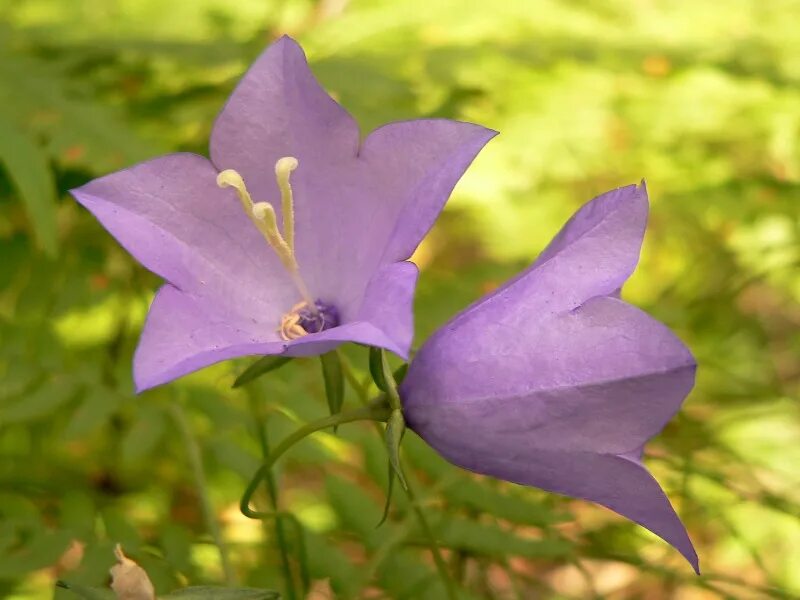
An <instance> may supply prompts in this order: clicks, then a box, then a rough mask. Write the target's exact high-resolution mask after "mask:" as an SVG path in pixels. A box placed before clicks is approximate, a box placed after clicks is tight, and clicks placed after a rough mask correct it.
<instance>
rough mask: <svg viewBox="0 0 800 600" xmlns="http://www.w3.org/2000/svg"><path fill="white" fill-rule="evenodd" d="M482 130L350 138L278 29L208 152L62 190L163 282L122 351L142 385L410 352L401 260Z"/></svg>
mask: <svg viewBox="0 0 800 600" xmlns="http://www.w3.org/2000/svg"><path fill="white" fill-rule="evenodd" d="M493 135H495V132H494V131H491V130H488V129H485V128H483V127H480V126H477V125H472V124H469V123H461V122H455V121H448V120H444V119H423V120H416V121H405V122H398V123H391V124H389V125H385V126H383V127H380V128H378V129H376V130H375V131H373V132H372V133H371V134H370V135H369V136H368V137H367V138H366V139H365V140H364V141H363V142H361V141H360V138H359V130H358V126H357V125H356V123H355V121H354V120H353V119H352V117H351V116H350V115H349V114H348V113H347V112H346V111H345V110H344V109H343V108H342V107H341V106H340V105H339V104H337V103H336V102H335V101H334V100H333V99H332V98H331V97H330V96H328V94H327V93H326V92H325V91H324V90H323V89H322V87H320V85H319V83H318V82H317V81H316V79H315V78H314V76H313V74H312V73H311V71H310V69H309V67H308V64H307V62H306V58H305V56H304V54H303V51H302V49H301V48H300V47H299V46H298V45H297V43H296V42H294V41H293V40H291V39H290V38H288V37H283V38H281V39H280V40H278V41H277V42H275V43H274V44H272V45H271V46H270V47H269V48H268V49H267V50H266V51H265V52H264V53H263V54H262V55H261V56H260V57H259V58H258V59H257V60H256V62H255V64H254V65H253V66H252V67H251V68H250V70H249V71H248V72H247V73H246V74H245V76H244V77H243V79H242V80H241V82H240V83H239V85H238V86H237V87H236V89H235V91H234V92H233V94H232V96H231V97H230V99H229V100H228V102H227V104H226V105H225V107H224V109H223V110H222V112H221V113H220V115H219V117H218V118H217V120H216V122H215V123H214V127H213V131H212V133H211V140H210V156H211V159H210V160H208V159H206V158H204V157H202V156H198V155H195V154H189V153H178V154H171V155H168V156H163V157H160V158H156V159H154V160H150V161H148V162H144V163H142V164H139V165H136V166H133V167H131V168H128V169H125V170H122V171H119V172H117V173H113V174H111V175H107V176H105V177H101V178H99V179H96V180H94V181H91V182H90V183H88V184H86V185H85V186H83V187H81V188H79V189H76V190H73V191H72V194H73V195H74V196H75V198H76V199H77V200H78V202H80V203H81V204H82V205H83V206H85V207H86V208H87V209H88V210H90V211H91V212H92V213H93V214H94V215H95V217H97V219H98V220H99V221H100V222H101V223H102V224H103V225H104V226H105V228H106V229H108V231H109V232H110V233H111V234H112V235H113V236H114V237H116V238H117V240H118V241H119V242H120V243H121V244H122V246H124V247H125V249H127V250H128V251H129V252H130V253H131V254H132V255H133V256H134V257H135V258H136V259H137V260H139V262H141V263H142V264H143V265H144V266H145V267H147V268H148V269H150V270H151V271H153V272H154V273H156V274H157V275H159V276H161V277H163V278H164V279H165V280H166V281H167V283H166V284H165V285H164V286H163V287H162V288H161V289H160V290H159V292H158V294H157V295H156V297H155V299H154V301H153V304H152V306H151V307H150V313H149V315H148V317H147V321H146V323H145V327H144V331H143V333H142V337H141V340H140V342H139V347H138V349H137V351H136V355H135V358H134V380H135V383H136V387H137V390H139V391H141V390H144V389H147V388H150V387H153V386H156V385H159V384H162V383H165V382H167V381H170V380H172V379H175V378H176V377H180V376H181V375H184V374H186V373H189V372H191V371H194V370H197V369H199V368H201V367H204V366H207V365H209V364H212V363H215V362H218V361H221V360H224V359H228V358H233V357H237V356H243V355H266V354H285V355H288V356H305V355H313V354H321V353H324V352H327V351H329V350H331V349H333V348H334V347H336V346H337V345H339V344H341V343H343V342H347V341H352V342H359V343H363V344H368V345H371V346H378V347H382V348H386V349H388V350H391V351H392V352H395V353H397V354H399V355H400V356H403V357H405V356H407V354H408V350H409V347H410V344H411V337H412V325H413V324H412V296H413V291H414V287H415V284H416V278H417V269H416V267H415V266H414V265H413V264H412V263H410V262H407V261H406V259H408V258H409V257H410V256H411V254H412V252H413V251H414V249H415V248H416V247H417V245H418V244H419V242H420V240H421V239H422V237H423V236H424V235H425V233H426V232H427V231H428V229H429V228H430V226H431V225H432V223H433V221H434V220H435V218H436V217H437V215H438V214H439V212H440V211H441V209H442V206H443V205H444V203H445V201H446V200H447V197H448V196H449V195H450V192H451V191H452V189H453V187H454V185H455V183H456V182H457V181H458V179H459V178H460V177H461V175H462V174H463V172H464V170H465V169H466V168H467V166H469V164H470V162H471V161H472V160H473V159H474V157H475V156H476V154H477V153H478V152H479V151H480V149H481V148H482V147H483V145H484V144H485V143H486V142H487V141H488V140H489V139H490V138H491V137H492V136H493Z"/></svg>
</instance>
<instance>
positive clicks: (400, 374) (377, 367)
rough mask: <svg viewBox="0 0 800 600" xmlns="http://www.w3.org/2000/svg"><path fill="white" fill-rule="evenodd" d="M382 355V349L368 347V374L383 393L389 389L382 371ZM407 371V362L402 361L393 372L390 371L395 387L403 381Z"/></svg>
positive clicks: (383, 354)
mask: <svg viewBox="0 0 800 600" xmlns="http://www.w3.org/2000/svg"><path fill="white" fill-rule="evenodd" d="M384 356H385V353H384V351H383V349H381V348H375V347H374V346H372V347H370V349H369V374H370V375H371V376H372V381H374V382H375V385H376V386H378V389H379V390H380V391H382V392H384V393H387V392H388V391H389V385H387V383H386V377H385V376H384V371H383V368H384V367H383V361H384ZM407 372H408V363H403V364H402V365H400V366H399V367H397V369H395V371H394V373H392V378H393V380H394V381H395V387H396V386H398V385H400V384H401V383H402V382H403V379H405V378H406V373H407Z"/></svg>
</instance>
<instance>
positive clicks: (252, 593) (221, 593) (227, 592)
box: [163, 585, 281, 600]
mask: <svg viewBox="0 0 800 600" xmlns="http://www.w3.org/2000/svg"><path fill="white" fill-rule="evenodd" d="M280 597H281V596H280V594H279V593H278V592H276V591H275V590H262V589H257V588H224V587H215V586H210V585H203V586H196V587H188V588H184V589H182V590H177V591H175V592H172V593H170V594H167V595H166V596H163V598H165V599H166V598H181V599H182V600H279V599H280Z"/></svg>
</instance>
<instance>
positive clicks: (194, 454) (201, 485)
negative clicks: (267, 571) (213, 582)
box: [169, 402, 236, 586]
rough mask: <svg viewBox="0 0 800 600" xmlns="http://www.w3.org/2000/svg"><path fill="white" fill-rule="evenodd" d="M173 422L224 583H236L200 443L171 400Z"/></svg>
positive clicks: (176, 404)
mask: <svg viewBox="0 0 800 600" xmlns="http://www.w3.org/2000/svg"><path fill="white" fill-rule="evenodd" d="M169 410H170V412H171V413H172V417H173V419H174V420H175V424H176V425H177V426H178V431H179V432H180V435H181V438H182V439H183V445H184V446H185V448H186V455H187V458H188V459H189V467H190V468H191V471H192V475H193V476H194V483H195V486H196V487H197V492H198V494H199V495H200V502H201V505H202V511H203V518H204V520H205V522H206V528H207V529H208V532H209V533H210V534H211V537H212V538H213V540H214V544H215V545H216V546H217V549H218V550H219V558H220V563H221V564H222V571H223V573H224V574H225V583H227V584H228V585H230V586H233V585H236V573H235V572H234V570H233V565H231V561H230V556H229V554H228V547H227V545H226V544H225V541H224V540H223V538H222V531H221V529H220V526H219V521H217V514H216V511H215V510H214V503H213V502H212V501H211V496H210V495H209V493H208V482H207V480H206V474H205V471H204V470H203V457H202V454H201V453H200V445H199V444H198V443H197V438H195V436H194V435H193V433H192V429H191V427H190V426H189V421H188V420H187V418H186V414H185V413H184V411H183V408H182V407H181V405H180V404H178V403H177V402H173V403H172V404H170V407H169Z"/></svg>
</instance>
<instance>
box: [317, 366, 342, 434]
mask: <svg viewBox="0 0 800 600" xmlns="http://www.w3.org/2000/svg"><path fill="white" fill-rule="evenodd" d="M319 358H320V361H321V362H322V378H323V379H324V380H325V397H326V398H327V399H328V409H329V410H330V413H331V414H332V415H335V414H337V413H339V412H341V410H342V403H343V402H344V375H343V374H342V360H341V359H340V358H339V353H338V352H336V350H333V351H332V352H326V353H325V354H322V355H321V356H320V357H319ZM336 429H337V428H336V427H334V428H333V431H334V432H335V431H336Z"/></svg>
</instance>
